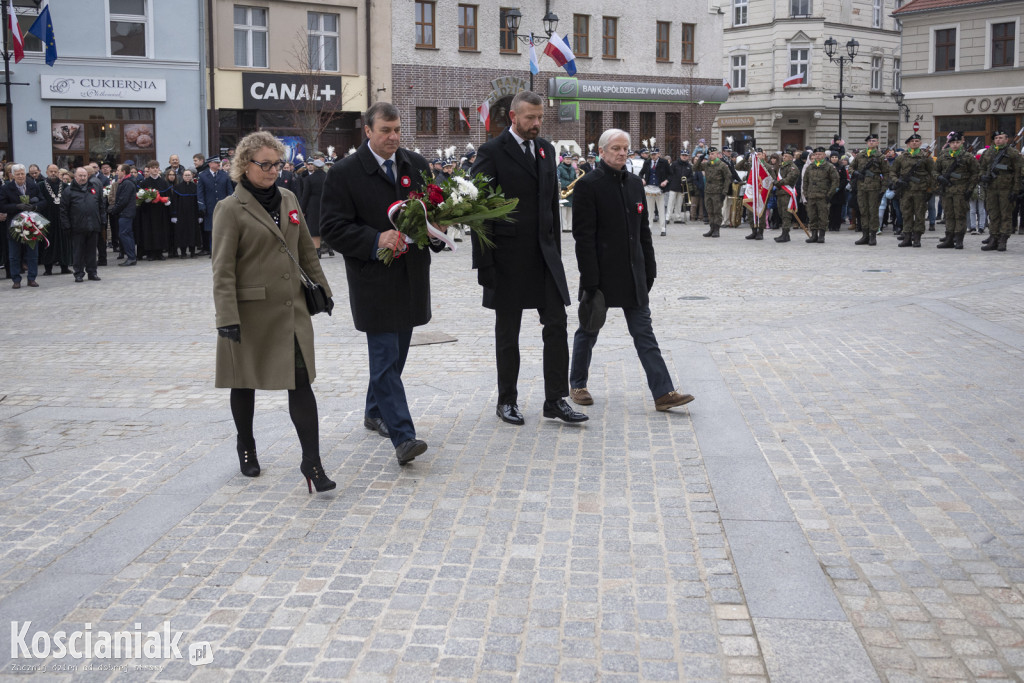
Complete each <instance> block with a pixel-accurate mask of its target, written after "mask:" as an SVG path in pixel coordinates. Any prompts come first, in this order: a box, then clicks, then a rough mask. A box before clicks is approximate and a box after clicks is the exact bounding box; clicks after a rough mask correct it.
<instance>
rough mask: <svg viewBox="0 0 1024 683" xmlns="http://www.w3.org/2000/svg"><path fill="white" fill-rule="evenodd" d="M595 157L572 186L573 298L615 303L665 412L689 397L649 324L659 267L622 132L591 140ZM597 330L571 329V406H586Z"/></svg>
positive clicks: (641, 188)
mask: <svg viewBox="0 0 1024 683" xmlns="http://www.w3.org/2000/svg"><path fill="white" fill-rule="evenodd" d="M597 146H598V150H599V153H600V156H601V161H599V162H598V164H597V168H596V169H594V172H593V173H588V174H587V175H585V176H583V178H581V179H580V181H579V182H578V183H576V193H575V194H576V201H575V202H573V209H572V213H573V221H572V223H573V227H572V236H573V238H574V239H575V240H576V262H577V263H578V264H579V269H580V300H581V301H586V300H590V299H592V298H593V297H595V296H597V293H598V292H599V291H600V292H601V294H603V295H604V299H605V304H606V305H607V306H608V307H609V308H621V309H622V314H623V315H624V316H625V318H626V327H627V328H628V329H629V334H630V336H631V337H633V345H634V346H635V347H636V351H637V355H638V356H639V357H640V364H641V365H642V366H643V368H644V372H645V373H646V374H647V386H648V387H650V390H651V395H652V396H653V397H654V407H655V409H656V410H659V411H666V410H669V409H670V408H675V407H676V406H681V405H685V404H687V403H689V402H690V401H692V400H693V396H691V395H690V394H680V393H678V392H677V391H675V389H674V388H673V386H672V377H671V376H670V375H669V372H668V367H667V366H666V365H665V360H664V359H663V358H662V357H661V350H660V349H659V348H658V340H657V339H656V338H655V337H654V328H653V326H652V324H651V309H650V306H649V299H648V293H649V292H650V291H651V287H653V286H654V278H655V277H656V276H657V273H658V268H657V264H656V263H655V260H654V245H653V243H652V240H651V228H650V224H649V220H648V213H647V203H646V196H645V193H644V186H643V182H642V181H641V180H640V179H639V178H637V177H636V176H634V175H633V174H632V173H629V172H628V171H626V169H625V166H626V155H627V153H628V150H629V134H628V133H626V132H625V131H623V130H618V129H616V128H611V129H609V130H606V131H605V132H604V133H603V134H602V135H601V138H600V140H599V141H598V143H597ZM597 335H598V330H585V329H583V328H582V327H580V328H579V329H577V330H576V334H575V336H574V338H573V349H572V369H571V370H570V371H569V382H570V384H571V385H572V389H571V392H570V394H569V396H570V398H572V400H573V402H574V403H576V404H578V405H591V404H592V403H593V402H594V399H593V396H591V394H590V392H589V391H588V390H587V377H588V374H589V371H590V359H591V356H592V353H593V350H594V344H596V343H597Z"/></svg>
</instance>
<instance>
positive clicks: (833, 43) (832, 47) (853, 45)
mask: <svg viewBox="0 0 1024 683" xmlns="http://www.w3.org/2000/svg"><path fill="white" fill-rule="evenodd" d="M838 46H839V42H838V41H837V40H836V39H835V38H833V37H832V36H829V37H828V40H826V41H825V54H826V55H828V61H830V62H832V63H833V64H838V65H839V94H838V95H833V96H832V99H836V100H839V137H840V138H842V137H843V100H844V99H846V98H847V97H851V98H852V97H853V95H848V94H846V93H845V92H843V66H844V65H845V64H846V63H847V62H851V63H852V62H853V58H854V57H856V56H857V50H858V48H860V43H858V42H857V41H856V40H854V39H853V38H850V40H849V41H847V43H846V54H848V55H850V56H849V57H843V56H842V55H840V56H838V57H836V48H837V47H838Z"/></svg>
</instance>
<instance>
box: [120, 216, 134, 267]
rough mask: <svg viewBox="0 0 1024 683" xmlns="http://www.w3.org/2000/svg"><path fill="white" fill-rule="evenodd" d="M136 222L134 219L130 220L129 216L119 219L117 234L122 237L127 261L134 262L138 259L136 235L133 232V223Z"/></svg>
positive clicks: (122, 248) (122, 247) (122, 245)
mask: <svg viewBox="0 0 1024 683" xmlns="http://www.w3.org/2000/svg"><path fill="white" fill-rule="evenodd" d="M134 221H135V219H134V218H128V217H127V216H122V217H121V218H119V219H117V234H118V236H119V237H120V241H121V251H123V252H124V258H125V260H126V261H134V260H135V257H136V254H135V233H134V232H133V231H132V223H133V222H134Z"/></svg>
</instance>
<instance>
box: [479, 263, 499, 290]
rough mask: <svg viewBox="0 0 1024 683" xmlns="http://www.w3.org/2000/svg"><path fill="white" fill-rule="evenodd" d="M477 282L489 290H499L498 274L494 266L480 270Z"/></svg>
mask: <svg viewBox="0 0 1024 683" xmlns="http://www.w3.org/2000/svg"><path fill="white" fill-rule="evenodd" d="M476 281H477V283H479V284H480V286H482V287H486V288H487V289H497V288H498V272H497V270H496V269H495V268H494V266H487V267H485V268H478V269H477V271H476Z"/></svg>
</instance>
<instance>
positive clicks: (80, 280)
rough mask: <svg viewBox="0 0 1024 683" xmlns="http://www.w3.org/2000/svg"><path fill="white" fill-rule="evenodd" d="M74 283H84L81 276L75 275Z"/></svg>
mask: <svg viewBox="0 0 1024 683" xmlns="http://www.w3.org/2000/svg"><path fill="white" fill-rule="evenodd" d="M75 282H85V278H84V277H82V276H81V275H76V276H75Z"/></svg>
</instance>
